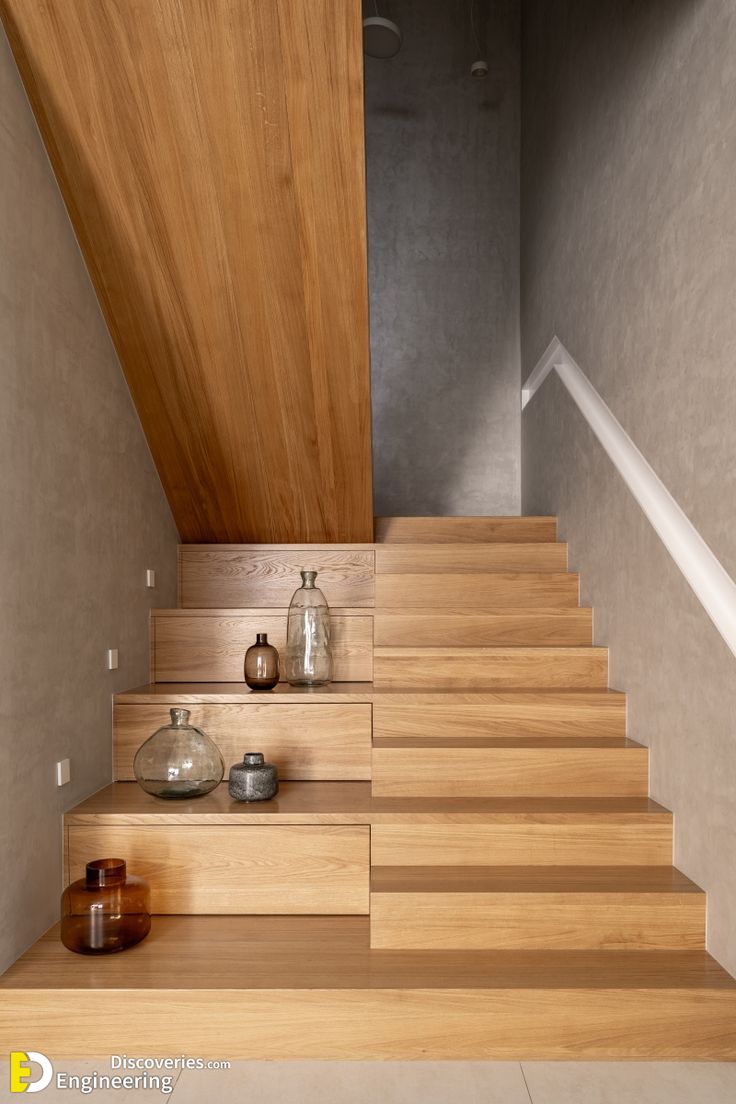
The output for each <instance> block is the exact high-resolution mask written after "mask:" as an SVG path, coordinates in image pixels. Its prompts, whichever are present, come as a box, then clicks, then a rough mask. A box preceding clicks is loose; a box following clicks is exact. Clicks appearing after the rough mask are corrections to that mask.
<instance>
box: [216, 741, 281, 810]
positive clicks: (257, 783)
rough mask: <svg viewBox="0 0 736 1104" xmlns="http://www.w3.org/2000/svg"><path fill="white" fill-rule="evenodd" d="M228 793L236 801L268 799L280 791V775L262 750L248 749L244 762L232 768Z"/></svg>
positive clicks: (235, 764)
mask: <svg viewBox="0 0 736 1104" xmlns="http://www.w3.org/2000/svg"><path fill="white" fill-rule="evenodd" d="M227 788H228V793H229V794H230V796H231V797H232V798H233V799H234V800H235V801H268V800H269V798H272V797H275V796H276V794H277V793H278V792H279V775H278V771H277V770H276V767H275V766H274V765H273V763H266V762H264V758H263V753H262V752H260V751H246V753H245V755H244V756H243V762H242V763H234V764H233V766H232V767H231V768H230V775H229V779H228V787H227Z"/></svg>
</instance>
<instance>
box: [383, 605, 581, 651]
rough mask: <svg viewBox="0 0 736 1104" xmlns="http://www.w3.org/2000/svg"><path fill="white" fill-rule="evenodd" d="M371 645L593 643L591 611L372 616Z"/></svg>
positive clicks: (419, 612)
mask: <svg viewBox="0 0 736 1104" xmlns="http://www.w3.org/2000/svg"><path fill="white" fill-rule="evenodd" d="M373 643H374V644H375V645H379V646H399V647H439V646H443V647H450V646H457V645H460V646H465V647H470V646H475V647H477V646H479V645H480V646H484V645H496V646H499V645H504V644H505V645H510V646H513V647H519V646H521V647H523V646H538V645H543V644H548V645H555V646H567V647H580V646H585V645H588V646H589V645H591V644H592V643H593V611H592V610H591V609H585V608H575V609H535V610H526V609H518V610H517V609H506V610H480V611H476V610H442V611H441V612H433V613H427V611H426V610H401V611H397V610H376V612H375V615H374V618H373Z"/></svg>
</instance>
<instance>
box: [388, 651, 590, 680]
mask: <svg viewBox="0 0 736 1104" xmlns="http://www.w3.org/2000/svg"><path fill="white" fill-rule="evenodd" d="M430 652H431V653H433V654H428V653H430ZM438 652H440V649H427V650H426V651H425V652H423V650H422V649H421V648H376V649H375V651H374V655H373V680H374V683H375V685H376V686H377V687H385V688H396V689H403V688H408V689H411V688H416V689H420V690H427V689H430V688H436V689H446V690H450V689H454V690H472V689H479V690H482V689H494V688H497V689H510V688H513V687H519V688H524V689H526V688H529V687H539V688H540V689H556V690H570V689H573V690H574V689H581V690H582V689H601V690H602V689H605V688H606V687H607V685H608V649H606V648H581V649H579V650H576V649H564V648H560V649H556V648H498V649H488V650H487V651H484V652H482V653H474V654H467V653H464V652H461V651H455V650H453V649H452V648H448V649H447V650H442V651H441V652H440V654H434V653H438Z"/></svg>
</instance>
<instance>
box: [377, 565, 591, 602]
mask: <svg viewBox="0 0 736 1104" xmlns="http://www.w3.org/2000/svg"><path fill="white" fill-rule="evenodd" d="M577 604H578V576H577V575H575V574H574V573H572V572H571V573H565V574H560V573H555V572H546V573H543V574H541V573H540V574H537V573H536V572H532V571H526V572H524V571H522V572H518V573H508V572H497V573H493V574H491V573H489V574H488V575H482V574H477V575H473V574H468V573H464V574H459V575H458V574H449V573H439V574H432V573H431V572H424V573H420V574H416V575H414V574H397V575H376V606H377V608H378V609H385V610H397V609H398V610H407V609H422V608H424V609H428V610H435V609H436V610H440V611H441V610H443V609H462V608H466V609H471V610H478V609H483V608H486V609H494V608H497V607H506V608H508V607H509V606H511V607H513V608H515V609H521V608H524V607H528V608H530V609H538V608H540V607H541V608H543V609H544V608H545V607H547V608H560V607H568V608H569V607H573V606H577Z"/></svg>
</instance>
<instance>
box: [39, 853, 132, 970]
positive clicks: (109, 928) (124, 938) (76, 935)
mask: <svg viewBox="0 0 736 1104" xmlns="http://www.w3.org/2000/svg"><path fill="white" fill-rule="evenodd" d="M150 930H151V891H150V889H149V887H148V882H146V881H144V879H143V878H137V877H135V875H132V874H128V873H127V870H126V867H125V860H124V859H95V860H94V862H89V863H87V868H86V871H85V876H84V877H83V878H80V879H79V880H78V881H76V882H72V884H71V885H70V886H67V888H66V889H65V890H64V892H63V894H62V896H61V941H62V943H63V944H64V946H65V947H67V948H68V949H69V950H70V951H76V953H77V954H88V955H102V954H114V953H115V952H116V951H124V950H125V949H126V947H133V946H134V945H135V944H136V943H140V941H141V939H145V937H146V936H147V935H148V933H149V931H150Z"/></svg>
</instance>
